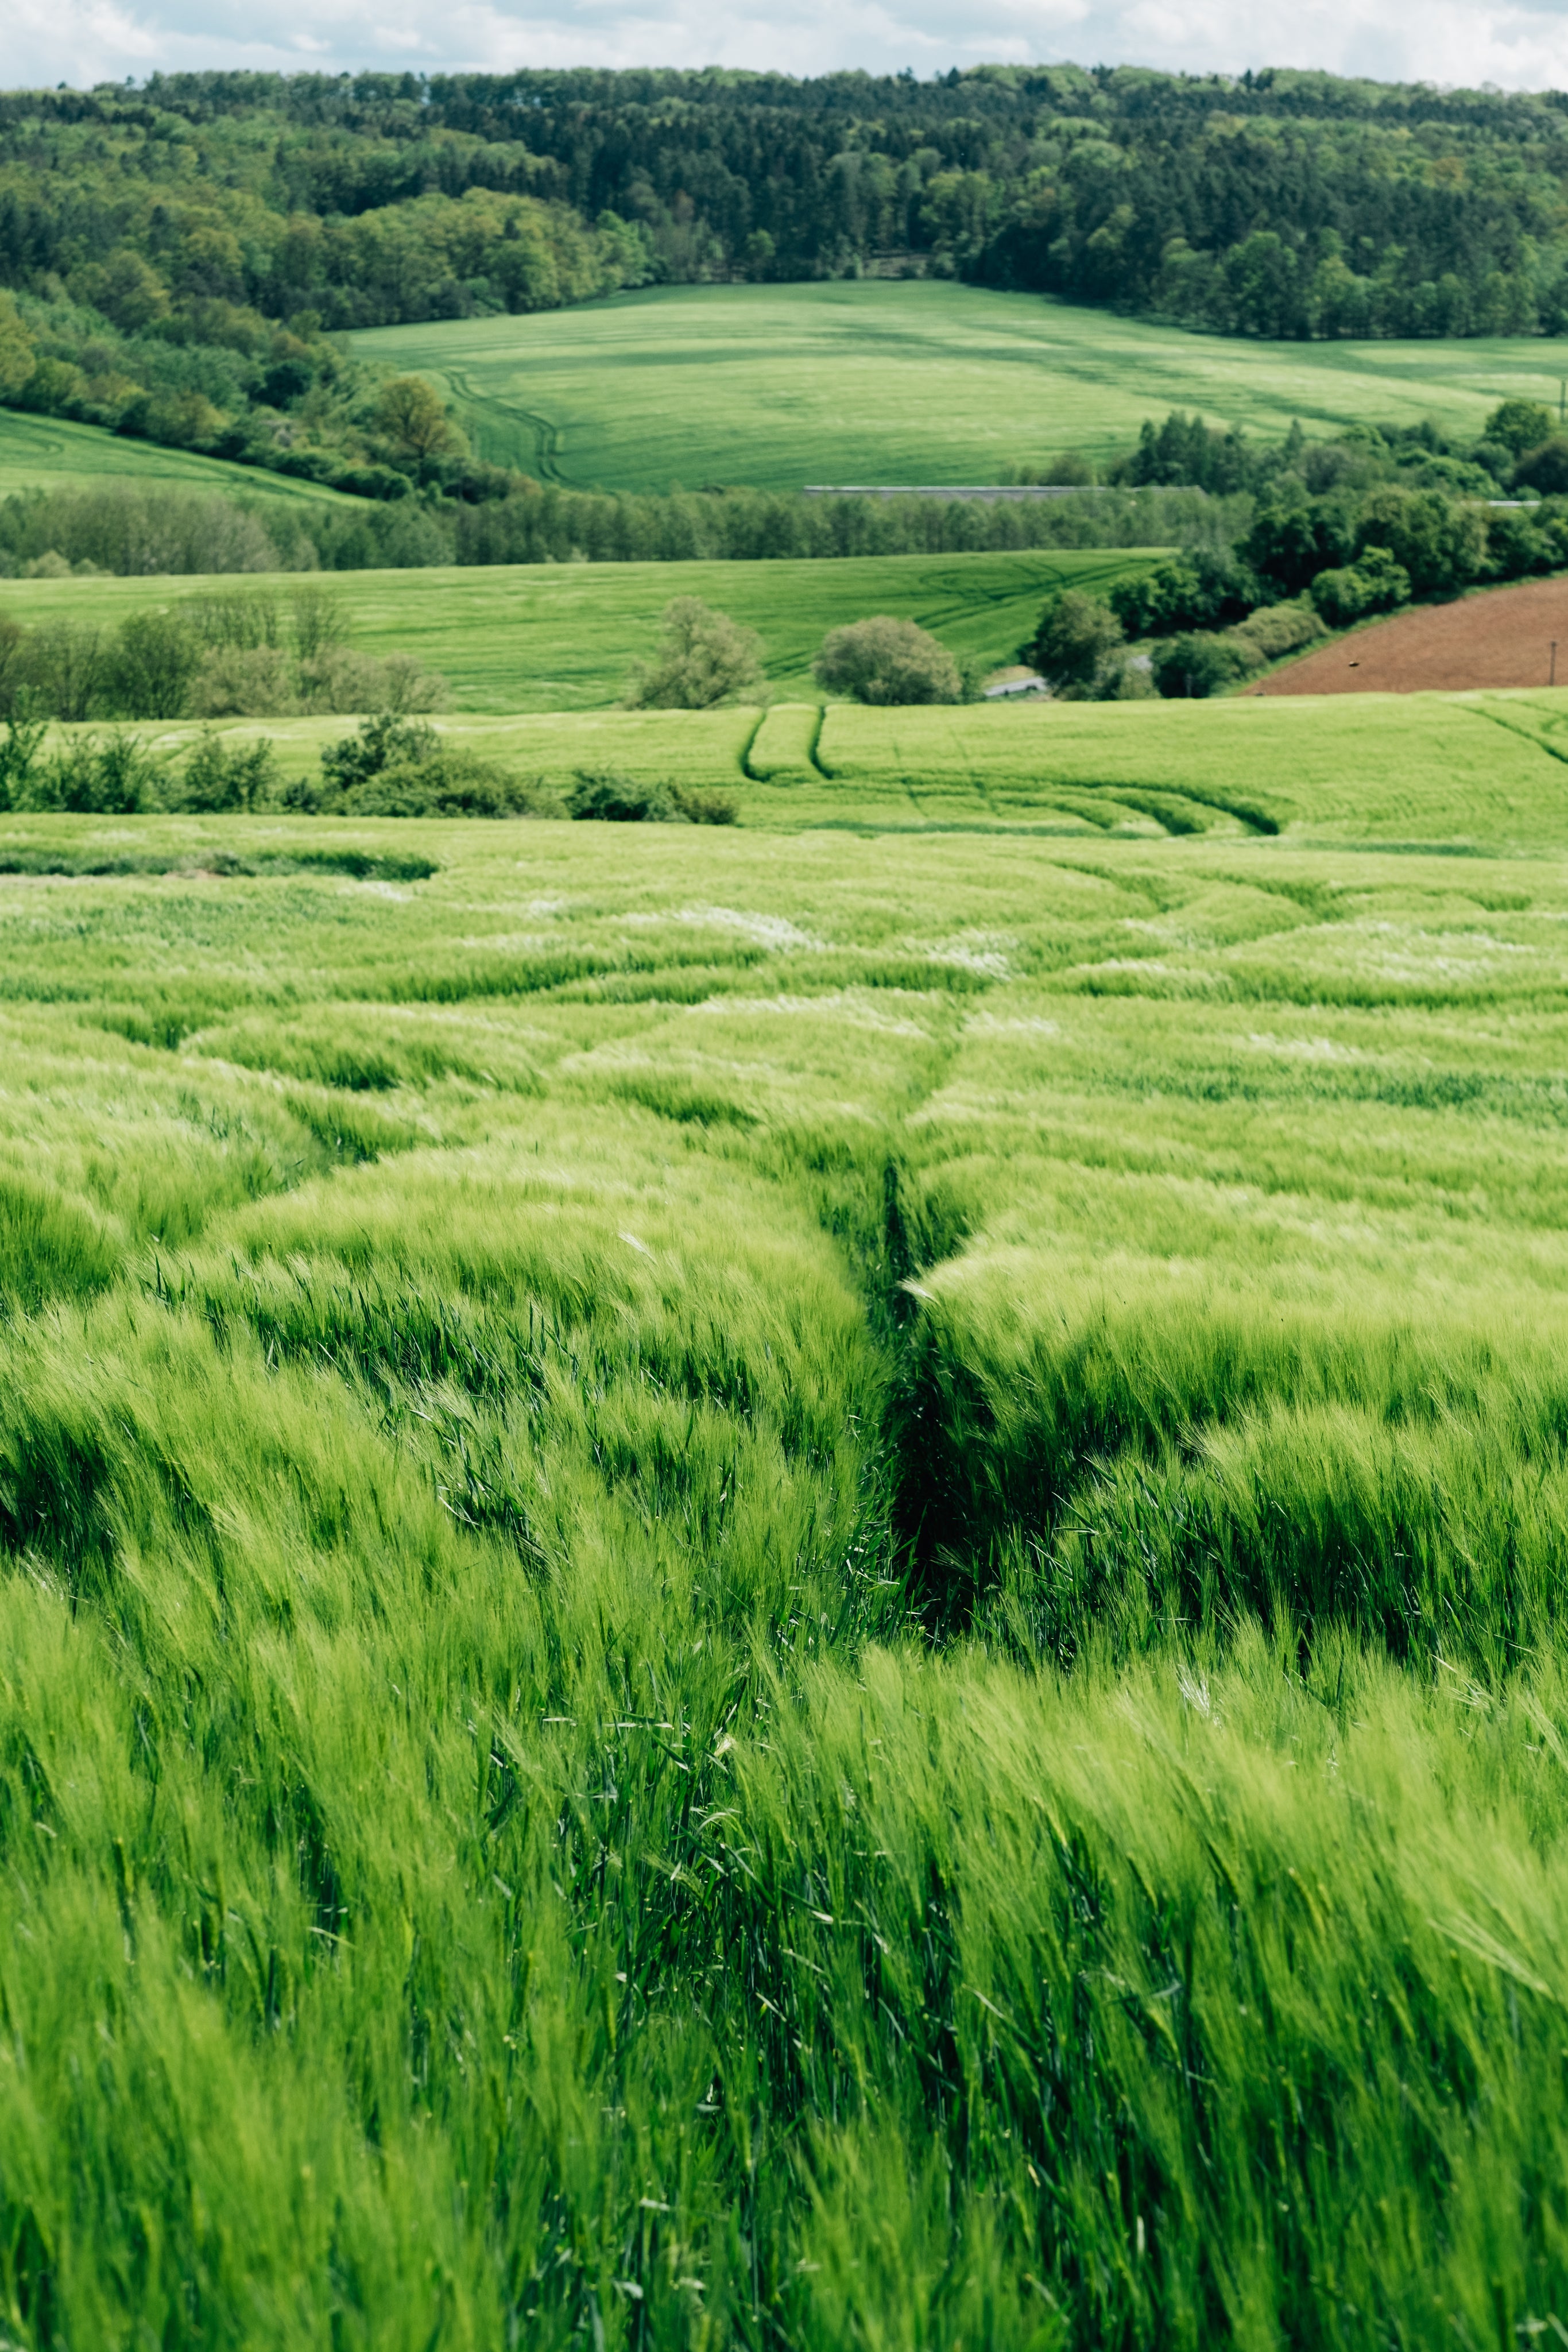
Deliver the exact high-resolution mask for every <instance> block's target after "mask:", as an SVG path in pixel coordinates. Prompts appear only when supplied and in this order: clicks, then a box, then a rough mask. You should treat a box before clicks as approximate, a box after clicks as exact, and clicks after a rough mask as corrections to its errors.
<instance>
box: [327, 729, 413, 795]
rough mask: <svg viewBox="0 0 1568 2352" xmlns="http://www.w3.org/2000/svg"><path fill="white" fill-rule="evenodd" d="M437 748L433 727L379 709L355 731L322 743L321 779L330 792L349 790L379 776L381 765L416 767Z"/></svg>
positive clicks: (382, 766) (386, 766)
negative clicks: (323, 747) (324, 743)
mask: <svg viewBox="0 0 1568 2352" xmlns="http://www.w3.org/2000/svg"><path fill="white" fill-rule="evenodd" d="M440 749H441V738H440V736H439V735H438V734H437V733H436V731H435V730H434V727H426V726H423V725H422V724H421V722H420V721H419V720H418V719H399V718H394V717H392V715H391V713H389V712H382V714H381V715H380V716H379V717H377V718H374V719H366V720H365V721H364V723H363V724H362V725H361V728H360V730H359V732H358V734H355V735H342V736H340V737H339V739H338V740H337V742H335V743H329V744H328V745H327V746H326V748H325V749H324V751H322V753H321V775H322V780H323V782H325V783H326V784H327V785H329V787H330V789H332V790H333V791H336V792H340V793H346V792H350V791H351V790H352V789H353V787H354V786H355V785H356V784H362V783H365V782H368V780H369V779H370V778H371V776H379V775H380V774H381V772H382V769H383V768H392V767H400V768H402V767H418V766H420V765H421V764H422V763H423V761H426V760H429V759H432V758H434V755H435V753H436V752H437V751H440Z"/></svg>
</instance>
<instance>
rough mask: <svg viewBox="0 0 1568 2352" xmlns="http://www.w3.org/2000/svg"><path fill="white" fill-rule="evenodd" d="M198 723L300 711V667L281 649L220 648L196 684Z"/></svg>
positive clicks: (205, 660) (192, 699) (193, 699)
mask: <svg viewBox="0 0 1568 2352" xmlns="http://www.w3.org/2000/svg"><path fill="white" fill-rule="evenodd" d="M189 704H190V709H191V712H192V714H193V717H195V718H197V719H282V718H285V717H287V714H288V713H289V712H290V711H293V710H298V708H299V690H298V684H297V682H296V678H295V672H294V665H293V663H292V662H291V661H290V660H289V658H288V656H287V654H286V653H285V652H284V651H283V649H282V647H281V646H213V647H212V648H211V649H210V650H209V651H208V652H207V653H206V654H204V656H203V657H202V662H201V666H200V667H199V668H198V669H197V671H196V674H195V676H194V677H193V680H192V682H191V690H190V695H189Z"/></svg>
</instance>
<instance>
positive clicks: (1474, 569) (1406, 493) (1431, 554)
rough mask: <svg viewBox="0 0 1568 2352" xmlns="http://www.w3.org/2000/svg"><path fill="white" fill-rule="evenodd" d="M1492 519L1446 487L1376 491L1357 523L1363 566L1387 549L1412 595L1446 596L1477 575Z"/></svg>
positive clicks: (1359, 559) (1358, 552) (1358, 554)
mask: <svg viewBox="0 0 1568 2352" xmlns="http://www.w3.org/2000/svg"><path fill="white" fill-rule="evenodd" d="M1486 536H1487V526H1486V519H1485V517H1484V516H1483V515H1482V513H1481V512H1480V510H1479V509H1478V508H1476V507H1473V506H1469V505H1465V504H1461V503H1458V502H1457V501H1455V500H1454V499H1447V498H1445V497H1444V496H1443V494H1442V492H1441V491H1440V490H1401V489H1398V488H1393V487H1388V488H1380V489H1375V490H1374V491H1373V492H1372V493H1371V495H1370V496H1369V497H1368V498H1367V499H1366V500H1365V501H1364V504H1363V507H1362V509H1361V518H1360V521H1359V522H1358V524H1357V526H1356V557H1355V561H1356V563H1357V565H1360V564H1362V563H1364V561H1365V558H1366V555H1367V554H1368V553H1369V552H1370V551H1372V550H1373V549H1375V548H1376V549H1386V550H1387V551H1388V552H1389V554H1390V555H1391V556H1392V558H1393V560H1394V562H1396V564H1397V565H1398V566H1399V567H1400V569H1401V570H1402V571H1404V572H1406V573H1408V575H1409V583H1410V584H1409V588H1408V589H1407V590H1406V593H1407V594H1415V595H1416V596H1446V595H1452V594H1454V593H1455V592H1456V591H1457V590H1458V589H1460V588H1462V587H1464V586H1465V585H1466V583H1468V582H1469V581H1471V580H1473V579H1475V577H1476V575H1477V574H1478V572H1479V571H1480V569H1481V565H1482V562H1483V561H1484V559H1485V555H1486Z"/></svg>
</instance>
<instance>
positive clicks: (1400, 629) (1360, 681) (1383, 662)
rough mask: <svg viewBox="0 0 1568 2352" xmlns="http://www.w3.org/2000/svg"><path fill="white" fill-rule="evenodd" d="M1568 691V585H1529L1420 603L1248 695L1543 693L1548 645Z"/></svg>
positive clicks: (1548, 665)
mask: <svg viewBox="0 0 1568 2352" xmlns="http://www.w3.org/2000/svg"><path fill="white" fill-rule="evenodd" d="M1553 638H1555V639H1556V641H1557V684H1558V685H1559V686H1568V580H1526V581H1521V583H1520V584H1519V585H1518V586H1517V587H1513V588H1490V589H1488V590H1487V591H1486V593H1484V594H1482V595H1479V596H1464V597H1461V598H1460V599H1459V600H1458V602H1457V603H1456V604H1422V605H1420V606H1418V607H1417V608H1416V610H1415V611H1414V612H1409V613H1400V614H1396V617H1395V618H1394V619H1393V620H1391V621H1378V622H1375V623H1374V625H1372V627H1370V628H1366V629H1357V630H1355V631H1354V633H1353V634H1352V635H1350V636H1348V637H1341V638H1340V639H1339V640H1338V641H1337V642H1336V643H1335V644H1333V645H1332V646H1323V647H1322V649H1321V651H1319V652H1317V653H1315V654H1307V655H1306V656H1303V658H1302V659H1301V661H1297V662H1291V663H1289V664H1287V666H1286V667H1285V668H1283V669H1281V670H1276V671H1275V672H1274V674H1273V676H1272V677H1268V678H1265V679H1264V680H1263V682H1262V683H1261V685H1259V686H1249V687H1247V688H1243V692H1244V693H1247V694H1427V693H1443V692H1447V693H1450V694H1452V693H1461V692H1463V691H1464V689H1465V688H1468V687H1496V686H1546V685H1548V684H1549V683H1550V682H1551V676H1552V639H1553Z"/></svg>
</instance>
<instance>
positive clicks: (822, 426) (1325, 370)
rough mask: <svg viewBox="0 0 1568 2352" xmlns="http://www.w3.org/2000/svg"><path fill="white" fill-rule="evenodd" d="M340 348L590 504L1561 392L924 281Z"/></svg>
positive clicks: (1477, 417) (1505, 373)
mask: <svg viewBox="0 0 1568 2352" xmlns="http://www.w3.org/2000/svg"><path fill="white" fill-rule="evenodd" d="M353 347H354V351H355V353H356V355H357V356H359V357H361V358H365V359H374V360H379V361H382V362H386V363H387V364H388V365H390V366H392V367H394V368H397V369H400V370H413V371H417V372H418V373H422V374H424V375H428V376H429V377H430V378H431V380H432V381H433V382H434V383H436V384H438V385H439V386H440V388H441V390H442V391H443V393H444V394H445V395H446V396H447V397H448V398H449V399H450V400H451V401H452V402H453V404H454V406H455V410H456V413H457V415H459V417H460V418H461V420H462V423H463V425H464V426H465V429H466V431H467V432H468V434H469V436H470V437H471V439H472V440H473V442H474V445H475V446H476V449H477V450H478V452H479V454H480V455H481V456H482V457H486V458H489V459H491V460H492V461H493V462H495V463H497V464H506V465H513V466H518V467H522V468H523V469H524V470H525V471H526V472H528V473H531V474H534V475H537V476H538V477H539V478H541V479H542V480H545V481H551V482H559V483H562V484H565V485H569V486H570V487H571V488H579V489H590V488H601V489H610V490H653V491H661V490H667V489H668V488H670V487H671V485H672V483H675V482H678V483H680V484H681V485H683V486H684V487H685V488H687V489H697V488H702V487H703V485H704V484H705V483H708V482H714V481H718V482H728V483H747V484H750V485H753V486H755V487H757V488H767V489H778V490H789V489H798V488H800V487H801V486H802V485H803V484H805V483H808V482H840V483H844V482H864V483H915V484H918V483H934V484H940V483H955V482H994V481H996V480H998V478H1000V475H1001V471H1002V468H1003V467H1005V466H1007V465H1008V464H1009V463H1011V462H1017V461H1019V460H1020V459H1023V460H1034V459H1038V458H1040V457H1046V456H1050V455H1051V454H1053V453H1054V452H1056V451H1058V450H1061V449H1069V448H1071V449H1081V450H1083V451H1085V452H1086V453H1088V454H1089V455H1090V456H1092V457H1111V456H1112V455H1113V454H1114V453H1115V452H1116V451H1118V450H1120V449H1123V448H1124V447H1126V446H1128V445H1129V444H1130V443H1131V442H1133V441H1134V440H1135V439H1136V437H1137V432H1138V427H1139V425H1141V424H1142V422H1143V421H1144V419H1145V417H1147V416H1154V417H1159V416H1162V415H1165V414H1166V411H1167V410H1169V409H1172V408H1183V409H1197V410H1198V411H1200V412H1201V413H1202V414H1203V415H1206V416H1207V417H1208V419H1209V420H1210V421H1211V422H1212V423H1216V424H1223V425H1240V426H1241V427H1243V428H1244V429H1245V430H1246V431H1247V432H1249V433H1250V434H1252V435H1254V436H1259V437H1263V438H1267V439H1272V440H1278V439H1280V438H1282V436H1283V435H1284V434H1285V432H1286V431H1287V429H1288V428H1289V425H1290V423H1291V418H1292V417H1297V416H1299V417H1300V418H1301V423H1302V425H1303V426H1304V428H1305V429H1306V431H1307V432H1308V433H1312V432H1313V431H1321V432H1324V433H1328V432H1332V431H1337V430H1339V429H1340V428H1342V427H1343V426H1344V425H1349V424H1354V423H1370V424H1376V425H1414V424H1418V423H1419V422H1420V420H1421V419H1422V418H1423V417H1424V416H1431V417H1433V418H1435V419H1436V420H1437V423H1438V424H1439V425H1442V426H1444V427H1445V428H1446V429H1448V430H1450V431H1458V432H1460V433H1469V434H1472V435H1479V431H1480V427H1481V424H1482V421H1483V419H1484V418H1485V416H1486V415H1487V413H1488V412H1489V410H1490V409H1491V408H1493V407H1495V406H1496V404H1497V403H1498V402H1499V401H1500V400H1502V399H1506V398H1509V397H1511V396H1512V395H1513V394H1520V395H1522V396H1523V397H1526V398H1528V399H1531V400H1541V401H1546V402H1549V403H1550V404H1551V405H1552V407H1553V408H1555V407H1556V405H1557V403H1558V396H1559V389H1560V381H1559V380H1560V377H1561V376H1562V373H1563V368H1562V367H1561V366H1560V365H1559V362H1558V359H1557V357H1556V350H1557V347H1556V345H1555V344H1553V343H1551V342H1542V341H1540V340H1538V339H1532V338H1528V337H1527V338H1519V337H1513V338H1508V337H1499V338H1494V339H1490V340H1488V339H1483V338H1466V339H1462V340H1458V341H1437V340H1430V341H1419V342H1412V343H1399V342H1364V343H1354V342H1300V343H1296V342H1292V343H1277V342H1264V341H1253V340H1242V339H1229V338H1227V337H1224V336H1218V335H1197V334H1190V333H1186V332H1184V331H1182V330H1180V329H1177V328H1170V327H1160V326H1155V325H1151V324H1149V323H1147V322H1146V321H1144V320H1133V319H1125V318H1118V317H1116V316H1115V315H1113V313H1112V312H1110V311H1108V310H1098V309H1086V308H1080V307H1077V306H1075V305H1073V304H1071V303H1064V302H1060V301H1055V300H1051V299H1047V298H1044V297H1040V296H1036V295H1028V294H1001V293H994V292H990V291H988V290H987V289H983V288H977V287H968V286H957V285H953V284H947V283H942V282H939V281H937V280H935V279H920V280H914V281H908V282H904V281H894V280H877V279H865V280H861V281H859V282H852V281H839V282H828V283H821V284H811V285H790V286H709V287H702V286H671V287H660V288H655V289H650V290H648V291H646V292H643V293H637V294H622V295H617V296H614V297H613V298H612V299H609V300H607V301H602V302H596V303H591V304H587V305H583V306H581V307H580V308H577V309H574V310H554V311H539V312H537V313H535V314H533V315H531V316H528V317H518V318H510V317H497V318H488V319H468V320H443V321H440V322H437V323H435V324H432V325H425V326H414V327H384V328H377V329H375V330H374V331H371V332H370V333H366V334H359V335H356V336H355V337H354V342H353Z"/></svg>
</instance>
